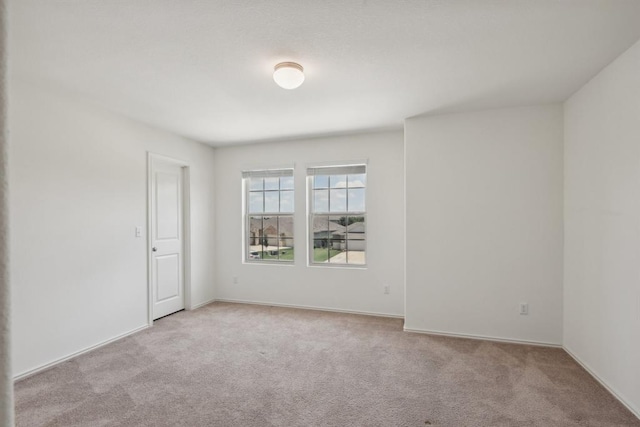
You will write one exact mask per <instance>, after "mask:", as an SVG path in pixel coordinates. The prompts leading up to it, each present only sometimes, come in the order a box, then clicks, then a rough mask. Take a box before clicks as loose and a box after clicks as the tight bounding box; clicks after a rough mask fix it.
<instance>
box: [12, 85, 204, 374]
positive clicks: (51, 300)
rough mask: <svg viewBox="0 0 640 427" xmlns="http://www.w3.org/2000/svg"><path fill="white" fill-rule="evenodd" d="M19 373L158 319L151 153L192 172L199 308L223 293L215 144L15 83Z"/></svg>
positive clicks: (15, 314)
mask: <svg viewBox="0 0 640 427" xmlns="http://www.w3.org/2000/svg"><path fill="white" fill-rule="evenodd" d="M10 104H11V111H10V118H9V128H10V132H11V134H10V143H11V151H10V156H11V168H10V190H11V191H10V192H11V199H10V202H11V257H12V260H11V270H12V282H13V298H12V301H13V337H14V346H13V354H14V359H13V360H14V361H15V363H14V373H15V374H16V375H19V374H21V373H24V372H25V371H29V370H32V369H34V368H37V367H39V366H42V365H44V364H47V363H50V362H52V361H54V360H57V359H59V358H62V357H65V356H67V355H69V354H72V353H74V352H77V351H80V350H83V349H86V348H87V347H90V346H93V345H96V344H98V343H101V342H103V341H105V340H109V339H111V338H113V337H116V336H118V335H121V334H124V333H126V332H128V331H131V330H133V329H136V328H138V327H141V326H143V325H145V324H146V323H147V252H146V236H144V237H143V238H136V237H135V226H136V225H142V226H144V227H145V228H144V229H145V233H146V221H147V213H146V212H147V211H146V203H147V202H146V197H147V186H146V185H147V184H146V181H147V163H146V162H147V150H150V151H153V152H156V153H160V154H164V155H167V156H172V157H175V158H179V159H183V160H185V161H187V162H189V163H190V164H191V166H192V168H191V211H192V216H191V225H192V249H191V251H192V255H193V259H192V285H193V286H192V294H191V297H192V301H191V302H192V303H193V304H194V305H195V304H199V303H202V302H205V301H207V300H210V299H212V298H213V269H212V260H213V256H214V252H213V222H214V221H213V217H214V212H213V195H214V194H213V190H214V189H213V180H214V176H213V170H212V169H213V162H214V150H213V149H212V148H211V147H208V146H205V145H202V144H199V143H196V142H192V141H188V140H185V139H183V138H180V137H177V136H174V135H171V134H168V133H165V132H162V131H159V130H156V129H153V128H151V127H147V126H144V125H141V124H138V123H135V122H133V121H130V120H128V119H125V118H122V117H120V116H118V115H116V114H113V113H110V112H107V111H104V110H101V109H99V108H95V107H92V106H89V105H86V104H84V103H83V102H82V101H79V100H78V99H75V98H72V97H70V96H68V95H65V94H62V93H58V92H48V91H44V90H39V89H36V88H35V87H33V86H31V85H29V84H27V83H24V82H19V81H16V80H12V81H11V82H10Z"/></svg>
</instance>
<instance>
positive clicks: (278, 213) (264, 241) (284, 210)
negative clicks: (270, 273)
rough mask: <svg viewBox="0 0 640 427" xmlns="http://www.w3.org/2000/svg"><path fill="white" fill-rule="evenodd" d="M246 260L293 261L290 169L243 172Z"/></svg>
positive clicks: (291, 182)
mask: <svg viewBox="0 0 640 427" xmlns="http://www.w3.org/2000/svg"><path fill="white" fill-rule="evenodd" d="M242 177H243V179H244V186H245V187H244V188H245V196H246V200H245V205H246V210H245V220H246V221H245V260H246V261H247V262H265V261H271V262H293V212H294V203H293V201H294V200H293V196H294V190H293V169H278V170H259V171H247V172H243V173H242Z"/></svg>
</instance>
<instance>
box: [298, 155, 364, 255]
mask: <svg viewBox="0 0 640 427" xmlns="http://www.w3.org/2000/svg"><path fill="white" fill-rule="evenodd" d="M307 175H308V176H310V180H311V189H310V194H309V196H310V205H311V215H310V218H309V224H310V226H309V228H310V233H311V236H310V237H311V239H310V240H311V245H310V254H309V258H310V262H311V263H313V264H322V263H328V264H343V265H344V264H352V265H364V264H366V208H365V188H366V181H367V175H366V166H365V165H350V166H331V167H318V168H309V169H308V170H307Z"/></svg>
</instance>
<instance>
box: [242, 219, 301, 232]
mask: <svg viewBox="0 0 640 427" xmlns="http://www.w3.org/2000/svg"><path fill="white" fill-rule="evenodd" d="M267 218H269V219H268V220H266V221H265V234H266V235H268V236H269V235H271V236H274V235H275V234H276V233H278V231H279V233H278V234H279V235H280V236H282V234H283V233H284V235H285V236H293V217H290V216H281V217H280V224H279V230H278V231H276V227H277V224H278V222H277V219H276V218H277V217H275V216H271V217H267ZM261 228H262V220H261V219H253V218H251V220H250V221H249V232H251V233H256V234H260V229H261Z"/></svg>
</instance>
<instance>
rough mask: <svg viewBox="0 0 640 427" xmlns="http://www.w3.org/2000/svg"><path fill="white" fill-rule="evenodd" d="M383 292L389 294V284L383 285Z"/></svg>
mask: <svg viewBox="0 0 640 427" xmlns="http://www.w3.org/2000/svg"><path fill="white" fill-rule="evenodd" d="M384 293H385V295H389V294H390V293H391V286H389V285H384Z"/></svg>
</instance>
